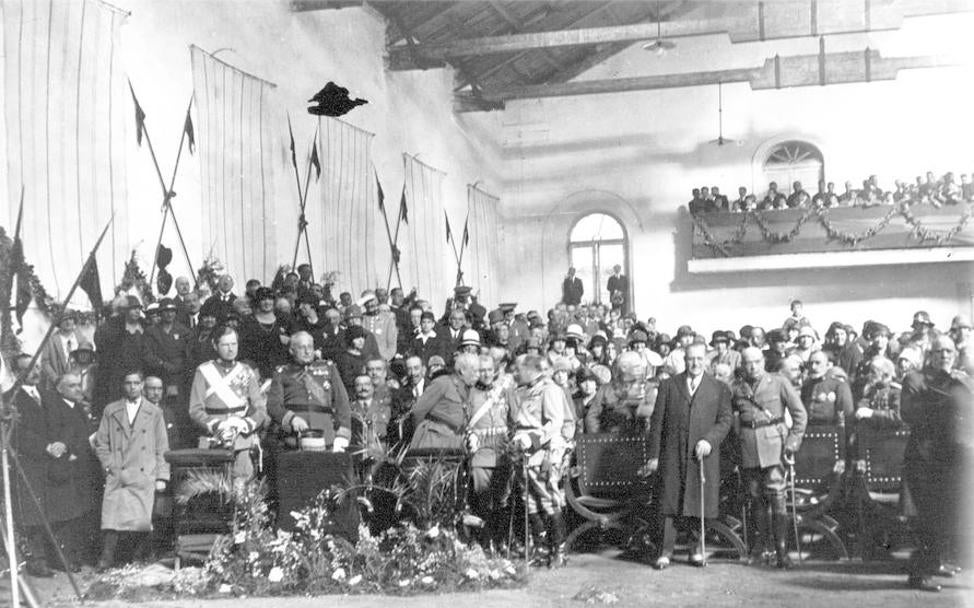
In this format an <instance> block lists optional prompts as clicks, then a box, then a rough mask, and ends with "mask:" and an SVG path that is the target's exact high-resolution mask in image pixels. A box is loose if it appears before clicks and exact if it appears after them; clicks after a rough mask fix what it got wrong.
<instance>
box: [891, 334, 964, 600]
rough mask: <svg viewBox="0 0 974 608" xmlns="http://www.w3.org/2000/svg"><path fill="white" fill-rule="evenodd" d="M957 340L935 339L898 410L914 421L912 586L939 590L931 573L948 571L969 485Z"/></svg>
mask: <svg viewBox="0 0 974 608" xmlns="http://www.w3.org/2000/svg"><path fill="white" fill-rule="evenodd" d="M956 358H957V349H956V347H955V345H954V342H953V340H951V339H950V338H949V337H947V336H939V337H937V338H936V339H935V340H934V342H933V345H932V346H931V348H930V355H929V362H928V364H927V366H926V367H924V368H923V369H922V370H919V371H913V372H910V373H909V374H907V376H906V377H905V378H904V379H903V392H902V394H901V397H900V399H901V401H900V413H901V415H902V417H903V422H906V423H907V424H909V425H910V439H909V442H908V443H907V444H906V451H905V453H904V455H903V456H904V462H903V485H904V492H906V493H908V494H909V496H910V498H911V499H912V502H913V505H914V506H915V508H916V512H915V513H910V515H913V516H914V517H913V527H914V531H915V532H916V536H917V544H918V547H917V549H916V550H915V551H914V553H913V555H912V556H911V559H910V566H909V579H908V583H909V586H910V587H912V588H914V589H919V590H922V591H940V585H938V584H936V583H934V582H933V581H931V580H930V577H931V576H934V575H939V574H944V570H945V569H946V567H945V565H944V564H943V562H942V559H943V557H944V549H945V545H946V544H947V542H946V541H947V539H948V538H949V537H950V535H951V533H952V532H953V531H954V526H955V525H956V524H957V523H958V521H959V518H960V517H962V515H961V512H960V510H959V509H958V506H959V501H960V498H961V496H962V493H963V488H964V487H965V485H966V481H967V480H966V479H965V475H964V462H963V461H964V451H965V442H970V429H969V428H967V426H968V425H969V424H970V421H971V419H972V415H971V414H972V412H971V407H972V391H971V380H970V378H969V377H968V376H967V375H966V374H964V373H963V372H961V371H958V370H954V369H952V367H953V365H954V361H955V359H956Z"/></svg>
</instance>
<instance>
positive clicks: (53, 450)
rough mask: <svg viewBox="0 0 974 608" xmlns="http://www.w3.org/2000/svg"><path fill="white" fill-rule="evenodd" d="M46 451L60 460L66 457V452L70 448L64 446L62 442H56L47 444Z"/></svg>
mask: <svg viewBox="0 0 974 608" xmlns="http://www.w3.org/2000/svg"><path fill="white" fill-rule="evenodd" d="M45 450H46V451H47V453H48V454H50V455H51V456H53V457H54V458H60V457H61V456H64V453H65V452H67V451H68V446H66V445H64V444H63V443H61V442H60V441H55V442H53V443H49V444H47V448H46V449H45Z"/></svg>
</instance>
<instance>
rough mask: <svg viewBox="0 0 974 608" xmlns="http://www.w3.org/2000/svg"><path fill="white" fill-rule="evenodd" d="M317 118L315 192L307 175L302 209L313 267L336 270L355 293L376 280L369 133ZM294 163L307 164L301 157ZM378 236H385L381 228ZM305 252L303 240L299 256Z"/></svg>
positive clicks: (342, 284)
mask: <svg viewBox="0 0 974 608" xmlns="http://www.w3.org/2000/svg"><path fill="white" fill-rule="evenodd" d="M319 121H320V123H319V128H320V136H319V138H318V141H319V145H320V148H319V158H320V159H321V165H322V166H321V181H320V187H318V193H317V196H315V189H316V186H315V184H314V181H313V180H314V177H312V185H311V191H310V193H309V195H308V199H309V201H308V206H307V209H306V215H307V219H308V223H309V228H308V236H309V237H310V240H311V255H312V256H313V258H314V259H313V262H314V269H315V273H316V274H317V275H318V276H321V275H323V274H324V273H325V272H333V271H337V272H338V273H339V277H338V281H337V288H338V289H339V290H341V291H345V290H348V291H349V292H350V293H351V294H353V296H356V297H357V296H358V295H359V294H360V293H361V292H362V291H364V290H365V289H375V288H376V287H377V286H378V285H379V284H380V282H379V277H378V274H377V268H378V264H377V261H376V242H377V241H376V239H377V235H378V234H379V232H378V230H379V229H380V228H381V225H380V224H379V221H380V218H379V210H378V200H377V199H376V194H377V193H376V185H375V177H374V173H373V168H372V138H373V137H374V135H373V134H372V133H369V132H368V131H363V130H362V129H359V128H358V127H354V126H352V125H350V124H348V123H346V122H343V121H341V120H337V119H335V118H329V117H322V118H320V119H319ZM298 164H299V166H301V165H302V164H303V165H305V166H306V163H302V162H301V161H300V160H299V162H298ZM302 170H303V168H302ZM312 171H313V170H312ZM383 230H384V229H383ZM382 238H383V239H385V238H386V237H385V234H384V233H383V234H382ZM305 257H306V254H305V250H304V249H303V245H302V249H301V251H299V252H298V259H299V260H302V259H304V258H305ZM382 285H383V286H384V285H385V277H383V279H382ZM335 295H336V296H337V295H338V294H337V293H336V294H335Z"/></svg>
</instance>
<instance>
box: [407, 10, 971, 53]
mask: <svg viewBox="0 0 974 608" xmlns="http://www.w3.org/2000/svg"><path fill="white" fill-rule="evenodd" d="M740 4H741V10H739V11H735V12H734V13H733V14H732V15H730V16H727V17H723V18H714V19H692V20H679V21H663V22H662V24H659V23H658V22H656V21H655V20H654V21H653V22H652V23H635V24H630V25H618V26H610V27H594V28H578V29H569V28H566V29H561V30H556V31H543V32H521V33H516V34H510V35H506V36H486V37H481V38H470V39H466V40H456V41H453V42H449V43H445V44H439V45H420V46H419V47H418V48H417V51H418V52H419V53H421V54H422V56H423V57H424V58H426V59H428V60H431V61H434V62H436V61H440V62H442V61H444V60H448V59H450V58H452V57H469V56H477V55H490V54H498V53H517V52H523V51H530V50H537V49H550V48H559V47H571V46H585V45H595V44H604V43H610V42H636V41H640V40H652V39H655V38H656V37H657V27H658V26H659V25H662V35H663V38H685V37H690V36H705V35H712V34H728V35H729V36H730V38H731V41H732V42H753V41H758V40H779V39H786V38H796V37H807V36H824V35H833V34H853V33H866V32H875V31H884V30H895V29H899V28H900V27H901V26H902V23H903V19H904V18H907V17H912V16H916V15H932V14H951V13H957V12H967V11H972V10H974V3H971V2H969V1H967V0H925V1H924V2H922V3H919V4H918V3H917V2H906V1H901V2H898V3H896V2H894V3H884V4H879V3H873V2H868V1H866V2H863V5H862V7H863V8H862V10H861V11H858V12H857V11H852V12H848V13H844V14H843V15H842V16H841V17H840V18H835V17H834V15H833V14H832V13H829V12H828V9H829V6H827V5H826V3H824V2H818V1H813V0H807V2H791V3H781V4H775V5H769V6H771V7H772V8H767V9H766V8H765V5H766V4H768V3H764V2H742V3H740ZM390 52H392V53H398V52H401V51H400V50H399V49H398V47H397V48H393V49H390Z"/></svg>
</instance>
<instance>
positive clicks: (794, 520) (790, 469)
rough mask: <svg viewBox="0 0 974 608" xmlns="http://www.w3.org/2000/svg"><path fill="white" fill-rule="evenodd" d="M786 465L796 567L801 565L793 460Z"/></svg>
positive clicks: (800, 542) (800, 541) (790, 459)
mask: <svg viewBox="0 0 974 608" xmlns="http://www.w3.org/2000/svg"><path fill="white" fill-rule="evenodd" d="M786 462H787V463H788V485H789V486H790V489H791V525H792V528H793V529H794V531H795V547H796V548H797V549H798V565H803V564H802V540H801V536H800V535H799V534H798V502H797V501H796V500H795V459H794V458H789V459H788V460H786Z"/></svg>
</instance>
